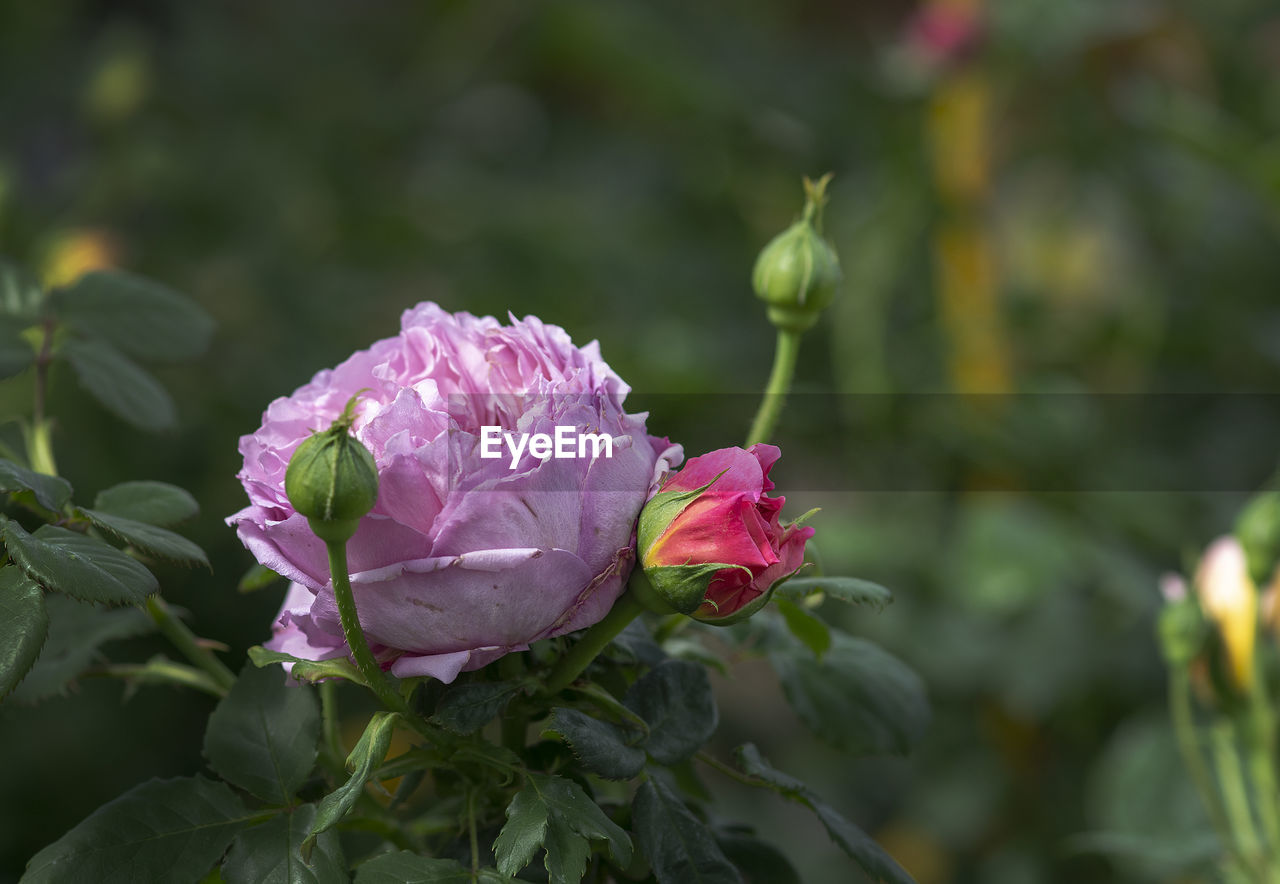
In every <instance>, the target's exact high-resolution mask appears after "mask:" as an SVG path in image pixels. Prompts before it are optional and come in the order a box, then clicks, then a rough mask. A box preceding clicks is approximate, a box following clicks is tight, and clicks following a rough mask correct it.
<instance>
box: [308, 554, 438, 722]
mask: <svg viewBox="0 0 1280 884" xmlns="http://www.w3.org/2000/svg"><path fill="white" fill-rule="evenodd" d="M325 546H327V547H328V548H329V577H330V578H331V579H332V581H333V597H334V600H335V601H336V602H337V604H338V618H339V619H340V620H341V621H342V635H343V638H345V639H346V640H347V647H348V648H350V649H351V657H352V659H353V660H355V664H356V669H357V670H358V671H359V673H360V675H362V676H363V677H364V680H365V681H366V682H367V683H368V685H369V689H370V690H372V691H373V692H374V694H376V695H377V697H378V699H379V700H381V701H382V705H383V706H385V707H387V709H390V710H391V711H392V712H398V713H399V714H400V716H401V717H402V718H404V720H405V721H406V722H407V723H410V724H413V723H414V722H415V721H417V720H418V716H417V715H415V714H414V713H413V711H412V710H411V709H410V708H409V704H408V703H407V702H405V699H404V697H402V696H400V693H399V692H398V691H397V690H396V689H395V688H394V687H393V686H392V685H391V681H390V680H389V679H388V678H387V675H386V673H385V672H383V671H382V667H381V666H380V665H378V661H377V660H376V659H374V656H373V651H371V650H370V649H369V642H368V640H367V639H366V638H365V637H364V629H363V628H362V627H361V626H360V617H359V615H358V614H357V613H356V597H355V594H354V593H353V592H352V591H351V577H350V576H349V575H348V573H347V544H346V543H345V542H331V541H325ZM415 727H416V725H415Z"/></svg>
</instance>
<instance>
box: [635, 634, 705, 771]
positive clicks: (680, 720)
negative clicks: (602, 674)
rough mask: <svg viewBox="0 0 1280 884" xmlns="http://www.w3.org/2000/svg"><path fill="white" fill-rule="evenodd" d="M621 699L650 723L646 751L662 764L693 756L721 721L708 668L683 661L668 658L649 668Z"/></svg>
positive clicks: (673, 762)
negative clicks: (712, 691) (708, 676)
mask: <svg viewBox="0 0 1280 884" xmlns="http://www.w3.org/2000/svg"><path fill="white" fill-rule="evenodd" d="M623 702H624V703H625V704H626V705H627V707H628V708H629V709H631V710H632V711H633V712H635V713H636V715H638V716H640V718H642V719H644V721H645V723H646V724H648V725H649V735H648V739H647V740H646V741H645V750H646V751H647V752H648V753H649V754H650V755H652V756H653V758H654V760H655V761H658V762H660V763H662V764H675V763H676V762H679V761H683V760H684V759H686V758H688V757H690V756H691V755H693V753H694V752H696V751H698V749H700V748H701V747H702V744H703V743H705V742H706V741H707V740H709V739H710V738H711V735H712V734H713V733H714V732H715V729H716V724H717V723H718V722H719V720H720V715H719V712H717V710H716V703H715V697H714V696H713V695H712V693H711V682H710V680H709V679H708V678H707V670H706V669H705V668H704V667H703V666H700V665H698V664H697V663H689V662H686V661H684V660H668V661H666V662H665V663H662V664H660V665H658V666H655V667H654V668H653V669H651V670H649V671H648V672H647V673H645V675H643V676H642V677H641V678H640V679H639V680H638V681H637V682H636V683H635V684H633V685H632V686H631V689H630V690H628V691H627V695H626V697H625V698H624V699H623Z"/></svg>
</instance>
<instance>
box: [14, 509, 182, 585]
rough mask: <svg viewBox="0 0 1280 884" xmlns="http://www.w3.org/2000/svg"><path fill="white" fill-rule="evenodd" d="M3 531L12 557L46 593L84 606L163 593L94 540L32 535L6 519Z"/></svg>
mask: <svg viewBox="0 0 1280 884" xmlns="http://www.w3.org/2000/svg"><path fill="white" fill-rule="evenodd" d="M0 529H3V532H4V541H5V545H6V546H7V547H8V549H9V555H10V556H11V557H12V558H13V560H14V561H15V562H16V563H17V564H18V565H19V566H20V567H21V568H22V570H23V571H25V572H27V576H29V577H30V578H31V579H33V580H35V581H36V582H37V583H39V584H40V585H42V586H44V587H45V588H46V589H53V590H57V591H58V592H65V593H66V594H67V595H71V596H75V597H76V598H78V599H81V600H83V601H86V602H105V603H107V604H124V603H134V604H136V603H138V602H141V601H142V600H143V599H145V598H146V597H147V596H148V595H150V594H151V593H153V592H155V591H156V590H157V589H158V588H159V585H158V584H157V583H156V579H155V577H154V576H152V574H151V572H150V571H148V570H147V569H146V568H145V567H143V566H142V565H140V564H139V563H138V562H137V561H135V560H134V559H131V558H129V557H128V556H126V555H125V554H124V553H122V552H120V550H118V549H116V548H115V547H113V546H111V545H110V544H107V543H104V542H103V541H101V540H98V539H97V538H96V537H89V536H87V535H85V534H77V533H76V532H75V531H68V530H67V529H66V528H58V527H56V526H54V525H42V526H41V527H40V528H38V529H37V530H36V532H35V533H34V534H28V533H27V532H26V531H25V530H24V529H23V528H22V526H21V525H19V524H18V523H17V522H14V521H12V520H9V519H5V518H4V517H3V516H0Z"/></svg>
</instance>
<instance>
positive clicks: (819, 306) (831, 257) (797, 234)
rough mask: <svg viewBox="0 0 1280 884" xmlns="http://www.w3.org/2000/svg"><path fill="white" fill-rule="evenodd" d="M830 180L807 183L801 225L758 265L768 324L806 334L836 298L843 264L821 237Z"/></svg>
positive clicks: (756, 277) (754, 279) (778, 239)
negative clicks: (767, 312)
mask: <svg viewBox="0 0 1280 884" xmlns="http://www.w3.org/2000/svg"><path fill="white" fill-rule="evenodd" d="M830 180H831V174H830V173H828V174H826V175H823V176H822V177H821V178H819V179H818V180H817V181H810V180H809V179H808V178H806V179H805V180H804V189H805V206H804V214H803V215H802V216H801V217H800V220H799V221H797V222H795V223H794V224H792V225H791V226H790V227H788V228H787V229H786V230H784V231H783V232H782V233H780V234H778V235H777V236H775V237H774V238H773V239H772V240H770V241H769V243H768V245H766V246H765V247H764V248H763V249H762V250H761V251H760V256H759V257H758V258H757V259H756V266H755V270H754V271H753V272H752V274H751V283H752V288H754V289H755V293H756V295H758V296H759V297H760V298H761V299H762V300H763V301H764V302H765V303H767V304H768V305H769V321H770V322H772V323H773V324H774V325H775V326H777V327H778V328H780V329H786V330H787V331H794V332H802V331H805V330H806V329H809V328H811V327H812V326H813V324H814V323H815V322H817V321H818V315H819V314H820V313H822V311H823V310H824V309H825V308H826V306H827V305H828V304H830V303H831V300H832V299H833V298H834V297H835V294H836V289H837V288H838V287H839V285H840V280H841V272H840V259H839V257H838V256H837V255H836V250H835V248H833V247H832V245H831V243H829V242H827V240H825V239H823V237H822V207H823V205H825V203H826V201H827V197H826V189H827V184H828V182H830Z"/></svg>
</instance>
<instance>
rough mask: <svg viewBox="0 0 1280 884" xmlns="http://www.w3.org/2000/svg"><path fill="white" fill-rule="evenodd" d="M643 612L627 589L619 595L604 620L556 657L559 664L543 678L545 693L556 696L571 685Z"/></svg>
mask: <svg viewBox="0 0 1280 884" xmlns="http://www.w3.org/2000/svg"><path fill="white" fill-rule="evenodd" d="M643 611H644V608H643V607H642V606H641V605H640V603H639V602H638V601H636V598H635V596H633V595H632V594H631V591H630V590H628V591H626V592H624V593H623V594H622V595H620V596H619V597H618V600H617V601H616V602H614V603H613V607H612V608H610V609H609V613H608V614H605V615H604V619H603V620H601V621H600V622H599V623H597V624H596V625H595V626H592V627H591V628H590V629H588V630H587V631H586V632H585V633H583V634H582V638H580V639H578V641H577V643H576V644H574V646H573V647H571V648H570V649H569V653H567V654H565V655H564V656H563V657H561V658H560V662H559V663H557V664H556V665H555V667H554V668H553V669H552V670H551V674H550V675H549V676H548V677H547V690H546V692H547V693H548V694H558V693H560V692H561V691H563V690H564V689H565V688H567V687H568V686H569V685H570V684H572V683H573V682H574V680H575V679H576V678H577V677H578V676H579V675H581V674H582V671H583V670H584V669H586V668H587V666H589V665H590V663H591V661H592V660H594V659H595V658H596V657H597V656H598V655H599V654H600V652H601V651H603V650H604V649H605V646H606V645H608V644H609V642H611V641H613V639H614V638H615V637H616V636H617V635H618V633H620V632H622V630H624V629H626V628H627V624H628V623H630V622H631V621H632V620H634V619H636V618H637V617H639V616H640V614H641V613H642V612H643Z"/></svg>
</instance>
